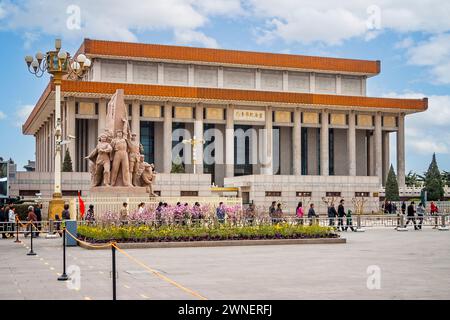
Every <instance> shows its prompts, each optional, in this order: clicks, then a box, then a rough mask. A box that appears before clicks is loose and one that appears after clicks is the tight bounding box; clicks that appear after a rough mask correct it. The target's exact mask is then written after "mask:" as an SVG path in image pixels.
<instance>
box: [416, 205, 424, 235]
mask: <svg viewBox="0 0 450 320" xmlns="http://www.w3.org/2000/svg"><path fill="white" fill-rule="evenodd" d="M424 215H425V208H424V205H423V203H422V202H420V203H419V206H418V207H417V220H419V224H418V226H417V229H418V230H422V224H423V216H424Z"/></svg>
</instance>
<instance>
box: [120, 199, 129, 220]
mask: <svg viewBox="0 0 450 320" xmlns="http://www.w3.org/2000/svg"><path fill="white" fill-rule="evenodd" d="M127 219H128V203H126V202H124V203H122V209H120V222H121V223H122V224H126V222H127Z"/></svg>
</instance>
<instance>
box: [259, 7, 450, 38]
mask: <svg viewBox="0 0 450 320" xmlns="http://www.w3.org/2000/svg"><path fill="white" fill-rule="evenodd" d="M375 4H376V5H374V1H373V0H348V1H345V2H340V3H339V5H337V3H336V1H334V0H322V1H314V0H251V10H252V11H253V13H254V14H255V15H257V16H258V17H260V18H262V19H265V20H266V21H267V26H266V27H265V28H263V30H262V31H261V32H260V35H259V37H258V41H260V42H264V41H269V40H273V39H277V38H279V39H282V40H285V41H287V42H300V43H311V42H322V43H325V44H328V45H336V44H340V43H342V42H343V41H345V40H348V39H351V38H354V37H361V38H363V39H366V40H370V39H373V38H374V37H376V36H377V34H379V33H380V32H381V31H383V30H386V29H387V30H393V31H395V32H398V33H407V32H416V31H418V32H426V33H431V34H435V33H441V32H446V31H448V30H450V19H448V17H449V14H450V2H449V1H446V0H429V1H422V0H379V1H377V2H376V3H375Z"/></svg>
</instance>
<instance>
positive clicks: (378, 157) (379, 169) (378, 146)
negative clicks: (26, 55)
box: [374, 112, 383, 185]
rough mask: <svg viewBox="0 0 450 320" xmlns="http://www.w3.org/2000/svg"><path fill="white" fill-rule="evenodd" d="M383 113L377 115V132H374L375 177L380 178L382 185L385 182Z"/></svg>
mask: <svg viewBox="0 0 450 320" xmlns="http://www.w3.org/2000/svg"><path fill="white" fill-rule="evenodd" d="M381 130H382V128H381V112H377V113H376V115H375V132H374V147H375V150H374V157H375V159H374V160H375V161H374V164H375V176H377V177H378V179H379V182H380V185H381V184H382V182H383V157H382V155H383V149H382V146H383V142H382V137H381V133H382V132H381Z"/></svg>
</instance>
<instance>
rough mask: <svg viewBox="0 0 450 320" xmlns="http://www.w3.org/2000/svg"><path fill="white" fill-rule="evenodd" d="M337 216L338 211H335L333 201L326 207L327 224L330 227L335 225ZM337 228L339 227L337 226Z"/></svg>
mask: <svg viewBox="0 0 450 320" xmlns="http://www.w3.org/2000/svg"><path fill="white" fill-rule="evenodd" d="M337 216H338V213H337V211H336V208H335V207H334V203H332V204H331V205H330V206H329V207H328V219H329V223H328V225H329V226H330V227H333V228H334V226H335V221H336V217H337ZM338 230H339V227H338Z"/></svg>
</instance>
